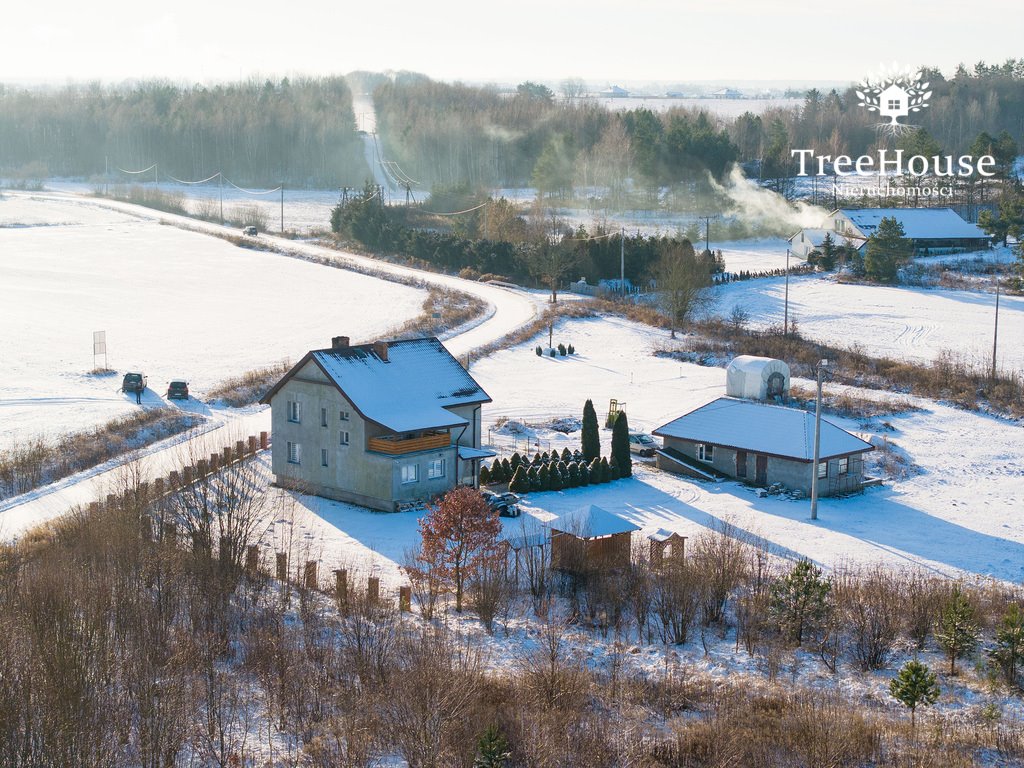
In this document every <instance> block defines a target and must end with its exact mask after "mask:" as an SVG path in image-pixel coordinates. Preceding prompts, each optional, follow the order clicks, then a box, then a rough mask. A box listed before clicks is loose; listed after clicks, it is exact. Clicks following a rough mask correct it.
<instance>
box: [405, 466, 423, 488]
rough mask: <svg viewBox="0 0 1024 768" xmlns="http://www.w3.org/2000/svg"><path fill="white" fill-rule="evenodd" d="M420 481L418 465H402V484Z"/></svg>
mask: <svg viewBox="0 0 1024 768" xmlns="http://www.w3.org/2000/svg"><path fill="white" fill-rule="evenodd" d="M419 479H420V465H419V464H403V465H402V482H403V483H415V482H417V481H418V480H419Z"/></svg>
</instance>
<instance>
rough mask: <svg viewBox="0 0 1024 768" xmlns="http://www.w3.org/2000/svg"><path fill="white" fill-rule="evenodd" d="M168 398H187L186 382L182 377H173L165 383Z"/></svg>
mask: <svg viewBox="0 0 1024 768" xmlns="http://www.w3.org/2000/svg"><path fill="white" fill-rule="evenodd" d="M167 399H168V400H175V399H177V400H188V382H187V381H185V380H184V379H175V380H174V381H172V382H171V383H170V384H168V385H167Z"/></svg>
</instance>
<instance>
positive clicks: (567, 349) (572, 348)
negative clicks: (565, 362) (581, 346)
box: [566, 344, 576, 355]
mask: <svg viewBox="0 0 1024 768" xmlns="http://www.w3.org/2000/svg"><path fill="white" fill-rule="evenodd" d="M566 351H567V352H568V353H569V354H570V355H575V354H576V349H575V347H573V345H572V344H570V345H569V346H568V347H566Z"/></svg>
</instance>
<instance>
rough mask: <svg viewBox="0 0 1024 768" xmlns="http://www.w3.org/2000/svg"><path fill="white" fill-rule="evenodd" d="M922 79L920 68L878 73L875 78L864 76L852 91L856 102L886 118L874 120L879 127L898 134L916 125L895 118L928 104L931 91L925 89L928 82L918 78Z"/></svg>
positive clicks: (924, 107) (907, 114)
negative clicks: (912, 72) (883, 73)
mask: <svg viewBox="0 0 1024 768" xmlns="http://www.w3.org/2000/svg"><path fill="white" fill-rule="evenodd" d="M923 79H924V78H923V77H922V76H921V73H920V72H917V73H916V74H914V75H906V74H895V75H881V76H879V77H877V78H875V79H871V78H870V77H868V78H865V79H864V81H863V82H862V83H860V85H859V86H858V87H856V88H855V89H854V92H855V93H856V94H857V98H859V99H860V102H859V104H860V106H862V107H866V108H867V109H868V110H869V111H871V112H877V113H878V114H879V116H880V117H887V118H889V121H888V122H882V123H879V124H878V126H877V127H878V129H879V130H884V131H887V132H889V133H892V134H899V133H902V132H903V131H906V130H907V129H913V128H917V126H916V125H910V124H908V123H901V122H900V121H899V118H901V117H909V116H910V115H911V114H912V113H915V112H920V111H921V110H922V109H927V107H928V99H930V98H931V95H932V92H931V91H929V90H928V86H929V85H930V83H925V82H922V80H923Z"/></svg>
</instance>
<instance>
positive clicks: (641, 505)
mask: <svg viewBox="0 0 1024 768" xmlns="http://www.w3.org/2000/svg"><path fill="white" fill-rule="evenodd" d="M555 341H556V343H557V342H558V341H563V342H566V343H570V342H571V343H572V344H573V345H574V346H575V347H576V349H577V350H578V352H579V354H577V355H576V356H574V357H566V358H556V359H551V358H548V357H543V358H541V357H537V356H536V355H535V354H534V353H533V346H535V343H536V342H528V343H526V344H523V345H521V346H518V347H515V348H514V349H510V350H506V351H502V352H498V353H497V354H495V355H493V356H491V357H489V358H487V359H485V360H481V361H479V362H477V363H476V364H474V365H473V367H472V373H473V375H474V376H475V377H476V378H477V379H478V381H480V383H481V384H482V385H483V387H484V389H485V390H486V391H487V392H488V393H489V394H490V395H491V396H492V397H493V398H494V403H493V404H491V405H489V406H487V407H485V409H484V417H485V429H486V428H488V427H491V428H492V429H491V430H490V431H489V432H488V435H489V437H490V439H491V440H492V442H493V444H494V445H495V447H496V448H498V449H499V450H501V451H504V453H505V455H508V453H510V452H511V450H512V448H513V446H514V445H516V444H517V445H518V447H519V448H520V449H521V450H522V449H524V445H525V443H526V442H527V440H526V438H525V437H520V438H519V440H518V443H514V442H513V439H512V438H511V437H508V436H505V435H502V434H499V433H496V432H495V431H494V430H493V428H494V427H495V421H496V420H497V419H498V418H500V417H507V418H509V419H513V420H517V421H523V422H527V423H530V424H543V423H545V422H548V421H550V420H551V419H552V418H555V417H558V416H576V417H578V416H579V415H580V414H581V412H582V406H583V401H584V400H585V399H586V398H588V397H589V398H592V399H593V400H594V403H595V405H596V407H597V410H598V414H599V418H602V417H603V413H604V411H605V410H606V408H607V405H608V401H609V399H610V398H613V397H614V398H617V399H618V400H620V401H625V403H626V408H627V410H628V413H629V415H630V425H631V426H632V427H633V428H639V429H645V430H650V429H654V428H656V427H658V426H660V425H661V424H663V423H665V422H666V421H669V420H671V419H672V418H674V417H676V416H678V415H680V414H682V413H684V412H686V411H688V410H690V409H692V408H694V407H696V406H698V405H701V404H703V403H704V402H706V401H707V400H710V399H711V398H713V397H715V396H717V395H720V394H722V393H723V392H724V388H725V371H724V370H723V369H720V368H704V367H701V366H697V365H692V364H680V363H678V362H675V361H673V360H670V359H667V358H660V357H654V356H653V355H652V354H651V353H652V352H653V351H654V350H655V349H657V348H659V347H660V346H661V345H662V344H663V343H664V342H665V341H666V338H665V336H664V335H662V334H660V333H658V332H654V331H652V330H650V329H648V328H645V327H643V326H640V325H637V324H634V323H630V322H628V321H624V320H619V319H614V318H600V319H587V320H573V321H568V322H566V323H564V324H561V325H559V326H558V328H557V329H556V332H555ZM794 383H795V384H802V385H804V386H805V387H806V386H810V382H806V381H800V380H797V381H795V382H794ZM868 394H869V395H870V396H872V397H877V398H880V399H884V398H886V397H887V396H888V395H887V394H886V393H880V392H874V393H868ZM913 402H914V403H915V404H916V405H918V406H919V407H920V408H921V409H922V410H921V411H919V412H913V413H907V414H903V415H899V416H894V417H887V419H886V421H888V422H889V423H890V424H891V425H892V426H893V427H894V429H893V430H892V431H890V430H888V429H884V428H883V427H882V426H881V424H880V423H874V424H858V423H856V422H853V421H849V420H844V419H836V418H833V419H832V420H833V421H834V422H836V423H838V424H840V425H841V426H843V427H845V428H847V429H850V430H851V431H855V432H858V433H860V434H863V435H865V436H867V435H869V434H878V435H882V436H884V437H885V439H886V440H888V441H890V442H891V443H892V444H894V445H895V446H896V447H897V448H899V449H902V450H903V451H906V452H907V453H908V454H909V457H910V459H911V460H912V461H913V462H914V463H915V464H917V465H918V466H919V467H920V473H919V474H917V475H915V476H913V477H911V478H910V479H906V480H901V481H894V482H887V483H886V484H885V486H884V487H881V488H873V489H870V490H868V491H867V492H866V493H864V494H862V495H859V496H855V497H852V498H847V499H824V500H822V501H821V503H820V505H819V519H818V520H817V521H811V520H810V519H809V505H808V502H807V501H790V500H788V499H784V498H779V497H768V498H764V499H762V498H758V497H757V496H756V495H755V494H754V493H753V492H752V490H751V489H748V488H746V487H744V486H742V485H740V484H738V483H733V482H726V483H717V484H704V483H698V482H694V481H690V480H687V479H684V478H681V477H678V476H675V475H671V474H668V473H664V472H660V471H658V470H656V469H653V468H651V467H650V466H649V465H646V464H641V463H639V462H638V463H636V464H635V465H634V466H635V468H636V473H635V474H636V476H635V477H634V478H633V479H631V480H626V481H620V482H618V483H613V484H610V485H603V486H598V487H588V488H584V489H573V490H568V491H560V492H547V493H531V494H529V495H528V496H527V497H526V499H525V501H524V505H523V506H524V508H525V509H526V510H527V511H528V512H529V513H530V514H532V515H536V516H537V517H540V518H546V517H547V516H548V515H549V514H550V513H555V514H558V513H562V512H565V511H567V510H569V509H571V508H573V507H575V506H580V505H583V504H591V503H593V504H597V505H599V506H602V507H604V508H606V509H608V510H610V511H612V512H615V513H617V514H620V515H622V516H624V517H626V518H628V519H630V520H632V521H634V522H635V523H637V524H638V525H640V526H642V527H644V528H645V529H651V530H653V529H656V528H667V529H670V530H676V531H679V532H680V533H682V534H684V535H687V536H694V535H696V534H698V533H699V532H700V531H702V530H706V529H708V528H710V527H718V526H720V525H721V524H723V523H727V524H730V525H732V526H734V527H735V528H736V529H737V530H738V532H739V533H740V534H741V535H743V536H745V537H747V538H748V539H749V540H751V541H754V542H758V543H761V544H763V545H765V546H766V547H767V548H768V549H769V550H771V551H773V552H776V553H778V554H780V555H783V556H803V557H809V558H812V559H813V560H815V561H817V562H819V563H821V564H823V565H825V566H836V565H840V564H845V563H861V564H869V563H886V564H889V565H892V566H914V567H922V568H926V569H929V570H933V571H934V572H936V573H941V574H950V575H955V574H961V573H972V574H984V575H990V576H993V577H996V578H1000V579H1007V580H1012V581H1021V580H1024V520H1022V519H1021V518H1020V514H1019V510H1020V508H1021V505H1022V504H1024V462H1022V459H1024V455H1022V454H1024V429H1022V427H1021V426H1020V425H1016V424H1013V423H1009V422H1006V421H1002V420H999V419H996V418H992V417H989V416H985V415H980V414H975V413H967V412H964V411H959V410H956V409H954V408H950V407H947V406H944V405H940V404H937V403H934V402H931V401H927V400H914V401H913ZM532 434H533V436H531V438H530V440H529V443H530V450H535V449H536V448H537V447H539V448H540V449H541V450H549V449H552V448H557V449H561V448H562V447H565V446H568V447H575V446H578V444H579V442H578V441H579V432H575V433H571V434H569V435H562V434H560V433H557V432H553V431H550V430H545V429H543V428H541V429H539V430H537V431H536V432H534V433H532ZM535 440H536V441H537V442H538V443H539V446H537V445H536V444H535V443H534V441H535ZM603 440H604V442H605V446H604V450H605V452H607V451H608V448H609V441H610V433H609V432H608V431H604V432H603ZM294 500H295V504H296V506H295V511H294V514H293V515H292V516H291V517H290V518H289V520H288V521H287V523H286V524H285V527H284V528H282V529H281V530H278V531H276V532H275V536H277V537H281V536H282V535H283V534H282V533H281V531H283V530H289V529H290V527H291V526H293V525H294V526H298V528H297V530H296V531H295V532H289V533H288V535H289V536H296V537H301V540H302V541H303V542H305V545H306V546H307V547H308V551H309V552H310V553H311V554H313V555H314V556H315V557H318V558H321V559H322V562H323V564H324V567H325V568H335V567H339V566H343V567H348V568H354V569H356V570H357V571H359V572H362V571H364V570H365V571H368V572H373V573H375V574H376V575H379V576H382V577H383V578H384V580H385V582H389V583H391V584H392V585H393V584H394V583H395V581H394V580H395V579H401V574H400V572H399V570H398V565H399V564H400V563H401V561H402V557H403V554H404V552H405V551H406V550H407V549H408V548H409V547H411V546H413V545H414V544H415V542H416V540H417V528H416V521H417V515H416V513H412V512H409V513H400V514H395V515H387V516H381V515H379V514H377V513H373V512H368V511H366V510H362V509H359V508H358V507H354V506H352V505H348V504H342V503H338V502H331V501H327V500H324V499H317V498H311V497H301V496H296V497H294ZM519 524H520V523H519V522H518V521H515V520H509V521H506V525H510V526H513V529H514V527H515V526H518V525H519Z"/></svg>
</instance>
